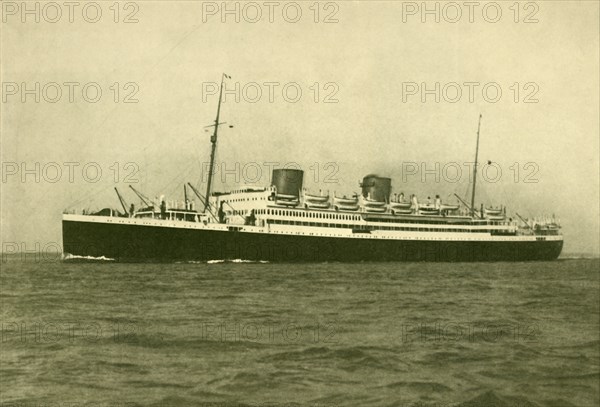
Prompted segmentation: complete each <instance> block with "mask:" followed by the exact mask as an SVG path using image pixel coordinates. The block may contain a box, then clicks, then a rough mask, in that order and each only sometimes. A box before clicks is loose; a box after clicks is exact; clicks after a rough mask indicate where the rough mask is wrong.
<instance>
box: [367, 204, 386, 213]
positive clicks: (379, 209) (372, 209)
mask: <svg viewBox="0 0 600 407" xmlns="http://www.w3.org/2000/svg"><path fill="white" fill-rule="evenodd" d="M386 210H387V209H386V208H385V206H383V207H381V206H380V207H373V206H372V207H368V206H367V207H365V212H371V213H383V212H385V211H386Z"/></svg>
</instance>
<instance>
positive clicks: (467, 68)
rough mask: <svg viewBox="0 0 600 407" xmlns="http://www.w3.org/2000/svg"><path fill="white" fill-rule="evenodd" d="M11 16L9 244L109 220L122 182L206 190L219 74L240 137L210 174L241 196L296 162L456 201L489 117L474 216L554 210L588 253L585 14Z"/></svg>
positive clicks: (570, 7) (593, 57) (105, 11)
mask: <svg viewBox="0 0 600 407" xmlns="http://www.w3.org/2000/svg"><path fill="white" fill-rule="evenodd" d="M22 4H23V3H21V2H15V3H13V2H3V5H2V7H3V10H2V11H3V13H2V17H3V21H2V24H1V30H2V33H1V46H2V53H1V61H0V65H1V68H2V73H1V76H2V78H1V79H2V83H3V87H2V96H3V103H2V111H1V113H2V125H1V135H2V140H1V147H2V151H1V158H2V184H1V188H2V190H1V192H2V194H1V205H2V206H1V211H2V233H1V235H2V241H3V242H17V243H21V242H23V243H24V244H25V245H26V247H27V248H29V249H31V248H34V246H35V244H36V243H39V244H40V246H41V247H43V246H44V245H48V244H49V243H51V242H59V243H60V242H61V213H62V210H63V209H64V208H67V207H71V206H72V207H73V208H76V209H78V210H80V209H81V208H83V207H89V208H102V207H105V206H112V207H115V208H116V207H118V205H119V203H118V200H117V199H116V195H115V194H114V191H113V187H114V186H118V187H119V189H120V190H121V191H122V193H123V194H124V196H125V198H126V200H127V201H128V202H135V203H136V204H137V202H138V199H134V195H133V193H132V192H131V191H130V190H128V187H127V186H128V185H129V184H131V185H133V186H134V187H136V188H138V189H140V190H142V191H144V193H146V195H148V196H151V197H154V196H157V195H160V194H166V195H167V199H181V195H182V182H183V181H191V182H193V183H195V184H198V182H199V181H200V180H201V178H202V173H201V172H202V164H201V163H202V162H206V161H207V160H208V154H209V135H210V133H209V132H206V131H205V129H204V128H203V127H204V126H206V125H210V124H211V123H212V122H213V120H214V115H215V110H216V104H217V96H216V95H214V94H212V92H211V91H212V90H213V89H214V87H213V85H214V84H213V83H214V82H218V81H219V80H220V78H221V73H222V72H226V73H227V74H229V75H231V76H232V79H230V80H229V81H228V89H229V90H230V91H231V92H230V93H229V94H228V95H227V99H226V102H225V103H224V105H223V109H222V121H226V122H227V123H228V124H232V125H234V127H233V128H227V127H224V128H223V129H222V131H221V133H220V144H219V150H218V155H217V159H218V162H219V163H221V162H222V163H226V165H227V168H228V169H229V170H233V171H235V169H236V164H235V163H236V162H237V163H239V169H240V171H239V172H240V173H241V176H240V178H241V182H242V183H243V182H244V180H245V181H246V182H247V183H249V182H250V181H252V180H253V178H260V180H259V182H258V184H267V183H268V182H269V173H268V171H269V164H265V163H268V162H279V163H281V164H283V163H291V162H295V163H298V164H300V165H301V166H302V167H303V168H304V170H305V171H306V176H305V178H306V182H305V184H306V185H307V186H308V187H309V188H311V189H312V190H315V191H316V190H318V189H319V188H322V189H326V190H331V191H333V190H336V191H337V192H338V194H349V193H351V192H354V191H357V190H358V185H357V182H358V180H359V179H360V178H361V177H362V176H363V175H365V174H367V173H371V172H376V173H379V174H381V175H385V176H389V177H392V178H393V188H394V191H396V192H400V191H403V192H405V193H406V194H410V193H417V194H418V195H419V196H420V197H421V198H426V197H427V196H428V195H432V196H433V195H435V194H440V195H441V196H442V197H443V198H444V199H445V200H449V201H454V200H455V199H454V198H451V197H452V194H453V193H454V192H457V193H458V194H459V195H461V196H465V192H466V190H467V187H468V182H469V179H468V168H469V167H468V166H466V165H465V164H464V163H468V162H472V161H473V159H474V157H473V155H474V149H475V135H476V131H477V119H478V116H479V114H480V113H481V114H482V115H483V120H482V127H481V144H480V160H479V161H480V163H486V162H487V161H488V160H490V161H492V163H493V165H494V167H490V168H488V169H489V170H490V171H489V172H487V173H486V174H487V178H488V181H486V180H485V179H483V178H482V179H479V180H478V199H477V202H485V203H487V204H495V205H500V204H505V205H507V206H508V208H509V209H508V210H509V212H510V213H514V212H515V211H516V212H519V213H520V214H521V215H523V216H527V217H532V216H537V215H543V214H547V215H551V214H556V216H557V217H559V218H560V220H561V223H562V226H563V232H564V235H565V249H564V252H595V253H597V252H598V246H599V240H598V239H599V237H598V236H599V218H600V213H599V202H600V198H599V172H600V170H599V155H600V151H599V139H600V137H599V134H600V130H599V110H600V106H599V94H600V90H599V71H600V67H599V55H598V50H599V40H598V36H599V26H598V24H599V9H598V4H599V3H598V2H596V1H582V2H574V1H552V2H530V3H525V2H523V3H518V7H515V6H514V5H513V4H514V2H512V1H511V2H498V3H490V2H481V3H480V5H479V6H477V7H476V8H474V9H473V10H469V8H467V6H464V5H463V3H462V2H458V3H454V4H458V5H459V6H461V7H460V9H457V8H456V7H454V6H452V7H449V6H447V5H446V3H436V2H428V3H427V4H428V7H429V8H430V10H433V12H432V13H433V14H424V15H423V14H422V13H421V12H422V11H423V10H421V4H422V2H400V1H398V2H393V1H381V2H379V1H369V2H329V3H326V2H324V3H318V7H315V6H314V5H313V4H314V2H312V1H310V2H297V3H293V2H275V3H274V5H273V6H271V7H272V8H271V9H270V8H269V7H270V6H268V5H265V4H264V3H263V2H257V3H253V4H252V5H250V6H248V5H246V4H245V3H237V7H238V9H239V17H238V16H236V9H235V7H236V3H235V2H231V3H228V8H229V9H230V10H233V12H232V14H223V13H222V11H223V10H222V7H221V5H222V3H221V2H220V1H219V2H193V1H173V2H166V1H152V2H131V3H119V8H118V10H117V9H116V8H115V7H114V6H112V5H113V2H98V3H95V5H96V6H89V7H87V8H86V9H85V11H84V10H83V4H85V3H81V5H80V6H79V7H76V8H75V9H73V10H71V11H72V15H71V19H72V20H73V21H72V22H70V21H69V19H70V16H69V9H68V8H67V7H66V6H64V5H61V4H62V3H60V2H59V3H58V4H59V7H60V9H56V7H54V8H53V7H47V6H46V3H43V2H42V3H38V4H39V6H38V7H39V22H38V23H36V22H35V18H36V15H35V13H36V10H35V9H34V7H35V5H34V4H35V3H33V2H32V3H28V4H29V7H30V8H31V10H33V12H32V14H22V10H21V5H22ZM436 4H437V6H436ZM111 7H112V8H111ZM435 7H438V10H439V15H438V16H436V15H435V13H436V11H435V10H436V9H435ZM57 11H58V12H60V15H59V14H57ZM98 11H101V15H99V17H96V16H97V12H98ZM117 11H118V13H117ZM270 11H271V16H270V15H269V14H270ZM298 11H300V12H301V15H298V14H297V13H298ZM317 11H318V13H317ZM469 11H472V15H471V16H469ZM498 11H500V12H501V14H500V15H498V14H497V13H498ZM257 12H260V13H261V15H260V16H258V15H257ZM457 12H460V13H461V15H460V16H459V15H458V14H457ZM236 17H238V19H239V21H237V22H236ZM259 17H260V18H259ZM436 17H439V22H436V21H435V20H436ZM459 17H460V18H459ZM95 19H98V21H97V22H95V23H94V22H92V21H94V20H95ZM115 19H116V20H117V21H118V22H115ZM270 19H271V20H272V22H271V21H270ZM423 19H424V20H425V21H423ZM54 20H58V21H56V22H52V21H54ZM124 20H129V21H132V22H130V23H125V22H124ZM135 20H137V22H135ZM255 20H257V21H255ZM295 20H298V21H297V22H294V21H295ZM315 20H316V21H315ZM455 20H458V21H456V22H452V21H455ZM470 20H472V21H470ZM494 20H498V21H497V22H493V21H494ZM515 20H516V21H517V22H515ZM252 21H255V22H252ZM325 21H328V22H325ZM525 21H527V22H525ZM36 83H37V84H39V88H38V90H36ZM236 83H237V85H236ZM86 84H87V86H85V85H86ZM436 84H437V85H436ZM235 86H238V89H239V91H236V88H235ZM436 86H438V88H437V89H438V90H436ZM84 87H85V89H86V93H85V94H82V89H83V88H84ZM284 87H285V90H286V92H287V93H286V94H284V93H283V89H284ZM484 87H485V93H484V92H483V89H484ZM26 89H27V90H30V91H31V92H30V93H27V91H25V90H26ZM71 89H72V90H73V95H72V101H71V100H70V95H69V91H70V90H71ZM97 89H100V90H101V91H102V94H101V96H100V97H99V100H98V101H96V102H94V99H98V97H97V96H96V90H97ZM257 89H259V90H260V91H261V92H262V94H260V95H257V93H256V91H257ZM270 89H273V98H272V100H270V97H271V95H270V94H269V91H270ZM298 89H300V90H301V91H302V94H301V96H300V97H296V91H297V90H298ZM498 89H500V90H501V92H502V93H501V95H500V94H497V93H496V92H497V90H498ZM57 90H59V91H60V94H58V93H57ZM317 90H318V91H317ZM423 90H427V91H431V92H429V93H427V92H422V91H423ZM457 90H459V91H460V92H461V94H460V95H459V94H458V93H457ZM470 90H472V91H473V94H472V95H470ZM236 93H237V96H238V97H239V100H237V101H236V100H235V98H236ZM436 96H438V97H439V100H438V101H436V100H435V99H436ZM36 97H39V102H36V100H35V98H36ZM422 98H424V100H422ZM23 99H24V101H23ZM86 99H87V100H86ZM294 99H299V100H297V101H295V102H294ZM125 100H127V101H135V100H137V102H136V103H124V101H125ZM116 101H118V102H116ZM325 101H329V102H334V103H325ZM52 102H55V103H52ZM526 102H527V103H526ZM436 162H437V163H439V164H438V165H439V167H438V168H439V170H438V171H437V173H439V174H440V180H439V181H440V182H436V179H435V178H436V177H435V172H436V164H435V163H436ZM36 163H39V164H37V165H39V167H38V168H39V170H36ZM65 163H74V164H65ZM114 163H118V164H117V165H116V166H115V165H114ZM128 163H130V164H128ZM253 163H256V164H253ZM422 163H424V165H426V168H423V167H422ZM219 165H220V164H219ZM84 167H85V168H86V170H87V173H82V172H83V171H82V170H83V168H84ZM257 167H258V168H261V171H262V177H256V168H257ZM456 167H460V168H462V173H461V174H458V175H457V173H456ZM57 168H59V169H60V170H61V173H60V174H59V173H57ZM69 168H72V169H73V171H72V174H71V175H72V182H71V180H70V179H69V175H70V174H69ZM96 168H100V169H101V170H102V174H101V175H100V176H96V174H95V169H96ZM117 168H119V171H118V173H117V171H116V169H117ZM317 168H318V169H319V170H318V171H317ZM416 168H418V170H416ZM497 168H500V169H501V171H502V174H501V176H497V175H496V173H495V172H494V171H495V169H497ZM23 169H29V170H30V173H29V174H28V175H25V179H24V180H23V177H22V175H23V174H22V170H23ZM138 169H139V171H137V170H138ZM423 169H427V170H430V172H429V173H427V174H428V175H427V176H426V177H425V179H422V177H421V176H422V175H423V171H422V170H423ZM132 171H137V172H136V173H135V174H133V176H131V177H130V178H126V176H127V175H128V174H130V173H131V172H132ZM36 172H37V174H36ZM36 175H38V176H39V179H36ZM244 176H245V177H244ZM235 177H236V176H235V175H234V174H233V172H231V173H229V175H228V176H227V177H225V181H226V182H225V183H226V184H227V185H223V183H222V182H221V177H220V175H219V174H218V175H217V180H216V185H215V188H216V189H224V188H225V187H227V186H231V187H233V186H234V185H235V184H236V183H235ZM496 178H498V179H497V180H496V182H492V181H493V180H494V179H496ZM96 179H99V180H98V181H97V182H92V181H94V180H96ZM23 181H24V182H23ZM115 181H117V182H116V183H115ZM134 181H139V182H134ZM315 181H318V182H315ZM450 181H456V182H450ZM132 182H133V183H132ZM201 187H202V189H203V188H204V185H202V186H201Z"/></svg>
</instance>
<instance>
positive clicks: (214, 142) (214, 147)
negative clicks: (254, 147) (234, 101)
mask: <svg viewBox="0 0 600 407" xmlns="http://www.w3.org/2000/svg"><path fill="white" fill-rule="evenodd" d="M225 79H231V76H229V75H227V74H225V73H223V75H222V76H221V87H220V90H219V104H218V106H217V118H216V119H215V124H213V125H212V126H214V127H215V130H214V132H213V135H212V136H211V137H210V143H211V145H212V146H211V150H210V167H208V182H207V184H206V200H205V202H204V212H206V211H207V210H208V206H209V199H210V196H211V192H212V191H211V188H212V180H213V176H214V164H215V153H216V150H217V136H218V133H219V126H220V125H221V124H225V123H219V117H220V115H221V101H222V99H223V84H224V83H225ZM212 126H207V127H212Z"/></svg>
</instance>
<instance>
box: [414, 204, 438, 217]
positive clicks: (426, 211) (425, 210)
mask: <svg viewBox="0 0 600 407" xmlns="http://www.w3.org/2000/svg"><path fill="white" fill-rule="evenodd" d="M439 212H440V208H436V207H435V205H433V204H425V205H419V214H420V215H437V214H439Z"/></svg>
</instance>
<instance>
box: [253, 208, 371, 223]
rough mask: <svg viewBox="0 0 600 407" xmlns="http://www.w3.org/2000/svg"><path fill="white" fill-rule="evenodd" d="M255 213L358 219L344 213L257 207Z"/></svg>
mask: <svg viewBox="0 0 600 407" xmlns="http://www.w3.org/2000/svg"><path fill="white" fill-rule="evenodd" d="M256 214H257V215H276V216H296V217H299V218H314V219H332V220H360V219H361V218H360V216H358V215H350V214H345V213H324V212H308V211H290V210H284V209H258V210H257V211H256Z"/></svg>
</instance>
